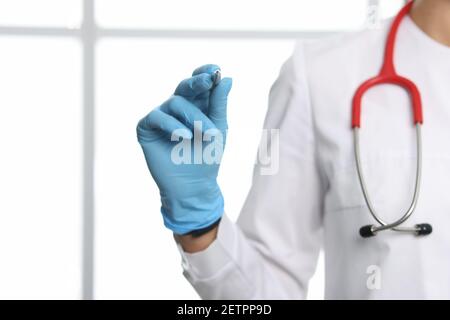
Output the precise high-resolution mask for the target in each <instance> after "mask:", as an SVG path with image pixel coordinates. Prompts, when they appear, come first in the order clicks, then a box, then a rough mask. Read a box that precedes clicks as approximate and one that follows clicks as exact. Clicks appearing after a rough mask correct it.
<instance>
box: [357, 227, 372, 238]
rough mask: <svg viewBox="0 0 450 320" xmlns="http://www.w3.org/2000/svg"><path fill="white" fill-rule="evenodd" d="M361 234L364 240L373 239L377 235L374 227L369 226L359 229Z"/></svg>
mask: <svg viewBox="0 0 450 320" xmlns="http://www.w3.org/2000/svg"><path fill="white" fill-rule="evenodd" d="M359 234H360V235H361V237H363V238H370V237H373V236H374V235H375V234H376V233H375V232H374V231H373V225H371V224H369V225H367V226H364V227H361V229H359Z"/></svg>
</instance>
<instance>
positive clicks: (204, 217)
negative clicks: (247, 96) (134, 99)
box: [137, 65, 232, 234]
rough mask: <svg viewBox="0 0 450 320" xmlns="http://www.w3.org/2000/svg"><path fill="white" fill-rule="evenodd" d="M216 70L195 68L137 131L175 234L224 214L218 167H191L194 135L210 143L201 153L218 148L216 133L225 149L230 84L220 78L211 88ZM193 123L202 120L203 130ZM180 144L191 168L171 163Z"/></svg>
mask: <svg viewBox="0 0 450 320" xmlns="http://www.w3.org/2000/svg"><path fill="white" fill-rule="evenodd" d="M218 69H219V67H218V66H216V65H204V66H201V67H200V68H197V69H196V70H195V71H194V72H193V75H192V77H191V78H188V79H185V80H183V81H182V82H181V83H180V84H179V85H178V87H177V88H176V90H175V93H174V95H172V96H171V97H170V98H169V99H168V100H167V101H165V102H164V103H163V104H162V105H161V106H159V107H157V108H156V109H154V110H153V111H151V112H150V113H149V114H148V115H147V116H146V117H144V118H143V119H141V120H140V121H139V123H138V126H137V137H138V141H139V143H140V144H141V146H142V149H143V151H144V155H145V159H146V161H147V166H148V168H149V170H150V173H151V175H152V176H153V179H154V180H155V181H156V184H157V185H158V187H159V190H160V195H161V213H162V215H163V219H164V224H165V225H166V227H167V228H169V229H171V230H172V231H173V232H175V233H176V234H186V233H189V232H191V231H194V230H198V229H203V228H205V227H208V226H210V225H212V224H213V223H214V222H216V221H217V220H218V219H219V218H220V217H221V216H222V214H223V211H224V200H223V196H222V193H221V191H220V188H219V186H218V184H217V174H218V171H219V165H220V163H215V162H213V163H210V161H209V162H208V161H202V160H203V159H201V161H202V163H201V164H196V163H194V162H195V159H197V160H198V154H199V153H198V152H197V158H195V157H196V156H195V155H194V150H195V147H194V140H195V139H194V138H193V137H194V136H195V137H198V136H199V135H201V134H204V138H203V140H207V139H210V141H201V142H200V146H201V148H202V150H206V149H205V148H207V147H208V145H211V143H213V142H214V141H215V142H219V143H220V139H218V137H219V136H217V135H215V134H216V133H217V132H220V133H221V134H222V137H223V147H224V144H225V137H226V130H227V112H226V111H227V98H228V93H229V92H230V89H231V85H232V80H231V78H223V79H222V80H221V81H220V82H219V83H218V84H217V85H215V86H214V85H213V80H214V79H213V74H214V72H215V71H216V70H218ZM194 121H196V123H195V124H196V126H194ZM197 121H201V130H200V128H199V127H198V124H199V122H197ZM174 132H175V134H174V135H173V133H174ZM205 133H206V134H205ZM211 137H212V138H211ZM171 138H177V139H180V140H179V141H178V140H177V141H172V140H171ZM183 139H185V140H184V142H185V143H188V144H190V146H191V155H188V156H190V157H188V158H190V159H191V160H192V163H191V164H186V163H181V164H176V162H174V157H173V153H174V148H176V147H177V146H180V143H181V142H183ZM188 139H189V140H188ZM215 139H218V140H215ZM198 146H199V145H198V144H197V150H198ZM175 150H176V149H175ZM176 154H179V153H176ZM186 154H187V153H186ZM213 154H214V153H213ZM205 160H206V159H205ZM197 162H198V161H197Z"/></svg>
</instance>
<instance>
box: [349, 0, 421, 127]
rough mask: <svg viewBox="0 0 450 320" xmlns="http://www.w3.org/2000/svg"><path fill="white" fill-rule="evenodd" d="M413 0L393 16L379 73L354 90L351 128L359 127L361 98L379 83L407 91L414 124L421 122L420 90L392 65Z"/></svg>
mask: <svg viewBox="0 0 450 320" xmlns="http://www.w3.org/2000/svg"><path fill="white" fill-rule="evenodd" d="M413 2H414V1H410V2H408V4H407V5H406V6H405V7H403V8H402V9H401V10H400V12H399V13H398V15H397V16H396V17H395V19H394V21H393V23H392V26H391V30H390V31H389V35H388V38H387V41H386V48H385V53H384V62H383V66H382V68H381V71H380V73H379V74H378V75H377V76H375V77H373V78H370V79H368V80H366V81H365V82H363V83H362V84H361V85H360V86H359V87H358V89H357V90H356V92H355V95H354V96H353V102H352V128H360V127H361V100H362V97H363V95H364V94H365V93H366V92H367V91H368V90H369V89H371V88H373V87H374V86H377V85H381V84H393V85H397V86H401V87H403V88H404V89H405V90H406V91H408V93H409V95H410V98H411V102H412V109H413V110H412V111H413V116H414V124H418V123H419V124H422V123H423V115H422V99H421V97H420V92H419V89H418V88H417V86H416V85H415V84H414V82H412V81H411V80H409V79H407V78H405V77H402V76H400V75H398V74H397V72H396V70H395V65H394V49H395V41H396V37H397V31H398V27H399V25H400V23H401V22H402V20H403V18H404V17H405V16H406V15H407V14H408V13H409V11H410V10H411V8H412V5H413Z"/></svg>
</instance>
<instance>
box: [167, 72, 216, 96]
mask: <svg viewBox="0 0 450 320" xmlns="http://www.w3.org/2000/svg"><path fill="white" fill-rule="evenodd" d="M212 84H213V81H212V79H211V75H210V74H208V73H200V74H197V75H194V76H192V77H191V78H188V79H184V80H183V81H181V82H180V84H179V85H178V86H177V88H176V89H175V94H176V95H178V96H183V97H186V98H191V97H195V96H197V95H199V94H202V93H204V92H207V91H208V90H209V89H211V87H212Z"/></svg>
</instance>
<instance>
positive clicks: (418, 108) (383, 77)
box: [352, 1, 433, 238]
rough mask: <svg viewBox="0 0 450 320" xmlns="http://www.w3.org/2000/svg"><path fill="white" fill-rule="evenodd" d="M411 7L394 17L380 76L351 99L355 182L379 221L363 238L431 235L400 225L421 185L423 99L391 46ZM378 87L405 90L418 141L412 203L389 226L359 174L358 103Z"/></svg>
mask: <svg viewBox="0 0 450 320" xmlns="http://www.w3.org/2000/svg"><path fill="white" fill-rule="evenodd" d="M412 5H413V1H410V2H408V4H407V5H406V6H405V7H404V8H403V9H402V10H400V12H399V13H398V15H397V17H396V18H395V19H394V21H393V23H392V27H391V30H390V32H389V35H388V39H387V42H386V50H385V57H384V63H383V67H382V68H381V71H380V73H379V74H378V75H377V76H375V77H373V78H370V79H368V80H367V81H365V82H364V83H362V84H361V85H360V86H359V88H358V89H357V91H356V93H355V95H354V97H353V109H352V129H353V139H354V153H355V161H356V170H357V173H358V179H359V182H360V185H361V190H362V193H363V196H364V200H365V202H366V205H367V207H368V209H369V212H370V214H371V215H372V217H373V218H374V219H375V220H376V221H377V222H378V224H379V225H378V226H376V225H366V226H363V227H362V228H361V229H360V230H359V233H360V235H361V236H362V237H364V238H368V237H372V236H374V235H376V234H377V233H378V232H380V231H384V230H394V231H399V232H407V233H413V234H415V235H418V236H423V235H427V234H430V233H431V232H432V231H433V228H432V227H431V225H430V224H428V223H421V224H416V225H415V226H413V227H402V224H403V223H404V222H406V220H408V219H409V218H410V217H411V215H412V213H413V212H414V210H415V209H416V206H417V201H418V198H419V192H420V182H421V175H422V135H421V127H422V123H423V115H422V100H421V96H420V92H419V89H418V88H417V86H416V85H415V84H414V83H413V82H412V81H411V80H409V79H407V78H404V77H402V76H400V75H398V74H397V72H396V70H395V66H394V47H395V40H396V36H397V30H398V27H399V25H400V22H401V21H402V19H403V18H404V17H405V16H406V15H407V14H408V13H409V11H410V10H411V8H412ZM380 84H393V85H397V86H401V87H403V88H404V89H405V90H407V91H408V93H409V94H410V97H411V99H412V108H413V114H414V124H415V127H416V139H417V166H416V180H415V186H414V194H413V199H412V201H411V204H410V206H409V208H408V210H406V212H405V213H404V214H403V215H402V216H401V217H400V218H399V219H398V220H396V221H394V222H391V223H388V222H386V221H385V220H383V219H382V218H381V217H380V215H379V214H378V213H377V212H376V211H375V208H374V206H373V204H372V201H371V199H370V196H369V192H368V190H367V185H366V181H365V179H364V174H363V171H362V165H361V156H360V137H359V130H360V128H361V124H360V122H361V121H360V120H361V101H362V97H363V95H364V94H365V93H366V92H367V91H368V90H369V89H370V88H372V87H374V86H377V85H380Z"/></svg>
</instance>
